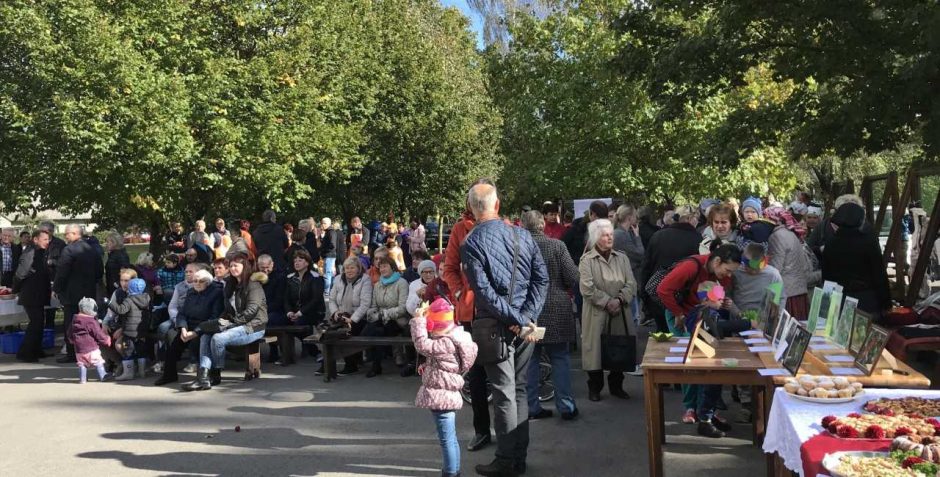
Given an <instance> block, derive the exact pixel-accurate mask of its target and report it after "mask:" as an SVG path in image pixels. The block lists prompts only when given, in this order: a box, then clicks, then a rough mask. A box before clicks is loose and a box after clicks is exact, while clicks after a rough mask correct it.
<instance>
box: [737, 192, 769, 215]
mask: <svg viewBox="0 0 940 477" xmlns="http://www.w3.org/2000/svg"><path fill="white" fill-rule="evenodd" d="M748 207H750V208H752V209H754V210H755V211H757V215H764V210H763V208H762V207H761V202H760V199H758V198H757V197H753V196H752V197H748V198H747V199H744V202H742V203H741V212H744V209H747V208H748Z"/></svg>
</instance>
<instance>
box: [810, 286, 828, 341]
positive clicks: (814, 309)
mask: <svg viewBox="0 0 940 477" xmlns="http://www.w3.org/2000/svg"><path fill="white" fill-rule="evenodd" d="M823 294H824V293H823V291H822V288H819V287H817V288H813V298H812V301H810V305H809V316H807V317H806V329H808V330H809V331H810V333H814V332H815V331H816V325H817V324H818V323H819V309H820V307H822V301H823ZM828 302H829V300H828V299H826V303H828Z"/></svg>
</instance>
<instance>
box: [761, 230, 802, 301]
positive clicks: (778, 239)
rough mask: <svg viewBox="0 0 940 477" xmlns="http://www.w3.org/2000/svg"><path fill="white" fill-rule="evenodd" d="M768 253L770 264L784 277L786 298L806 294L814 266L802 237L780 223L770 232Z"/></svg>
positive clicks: (784, 294)
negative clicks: (804, 246)
mask: <svg viewBox="0 0 940 477" xmlns="http://www.w3.org/2000/svg"><path fill="white" fill-rule="evenodd" d="M767 255H769V256H770V265H772V266H773V267H774V268H776V269H777V270H779V271H780V276H781V277H783V296H784V298H790V297H793V296H800V295H805V294H806V292H807V284H806V283H807V279H808V278H809V276H810V274H811V273H812V272H813V266H812V264H810V261H809V256H807V254H806V251H805V250H804V248H803V243H802V242H800V238H799V237H797V236H796V234H795V233H793V232H791V231H789V230H787V228H786V227H784V226H782V225H778V226H777V227H776V228H774V231H773V233H772V234H770V240H769V241H768V243H767Z"/></svg>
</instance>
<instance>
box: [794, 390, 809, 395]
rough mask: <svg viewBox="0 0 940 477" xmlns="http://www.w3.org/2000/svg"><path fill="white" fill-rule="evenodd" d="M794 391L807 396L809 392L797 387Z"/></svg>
mask: <svg viewBox="0 0 940 477" xmlns="http://www.w3.org/2000/svg"><path fill="white" fill-rule="evenodd" d="M796 393H797V394H799V395H800V396H809V393H807V392H806V390H805V389H803V388H800V389H797V390H796Z"/></svg>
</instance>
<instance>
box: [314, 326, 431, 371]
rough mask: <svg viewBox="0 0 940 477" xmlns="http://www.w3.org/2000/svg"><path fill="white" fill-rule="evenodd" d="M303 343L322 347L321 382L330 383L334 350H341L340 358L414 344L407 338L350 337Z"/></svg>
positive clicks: (412, 345)
mask: <svg viewBox="0 0 940 477" xmlns="http://www.w3.org/2000/svg"><path fill="white" fill-rule="evenodd" d="M304 343H309V344H317V345H320V346H322V347H323V371H324V372H323V381H324V382H327V383H328V382H330V381H332V380H334V379H336V349H337V348H340V349H342V350H343V354H342V356H349V355H351V354H355V353H361V352H363V351H364V350H366V349H368V348H371V347H373V346H409V347H412V348H413V347H414V342H412V341H411V338H410V337H408V336H350V337H349V338H346V339H344V340H329V341H316V340H314V339H313V337H312V336H311V337H308V338H306V339H304Z"/></svg>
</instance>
